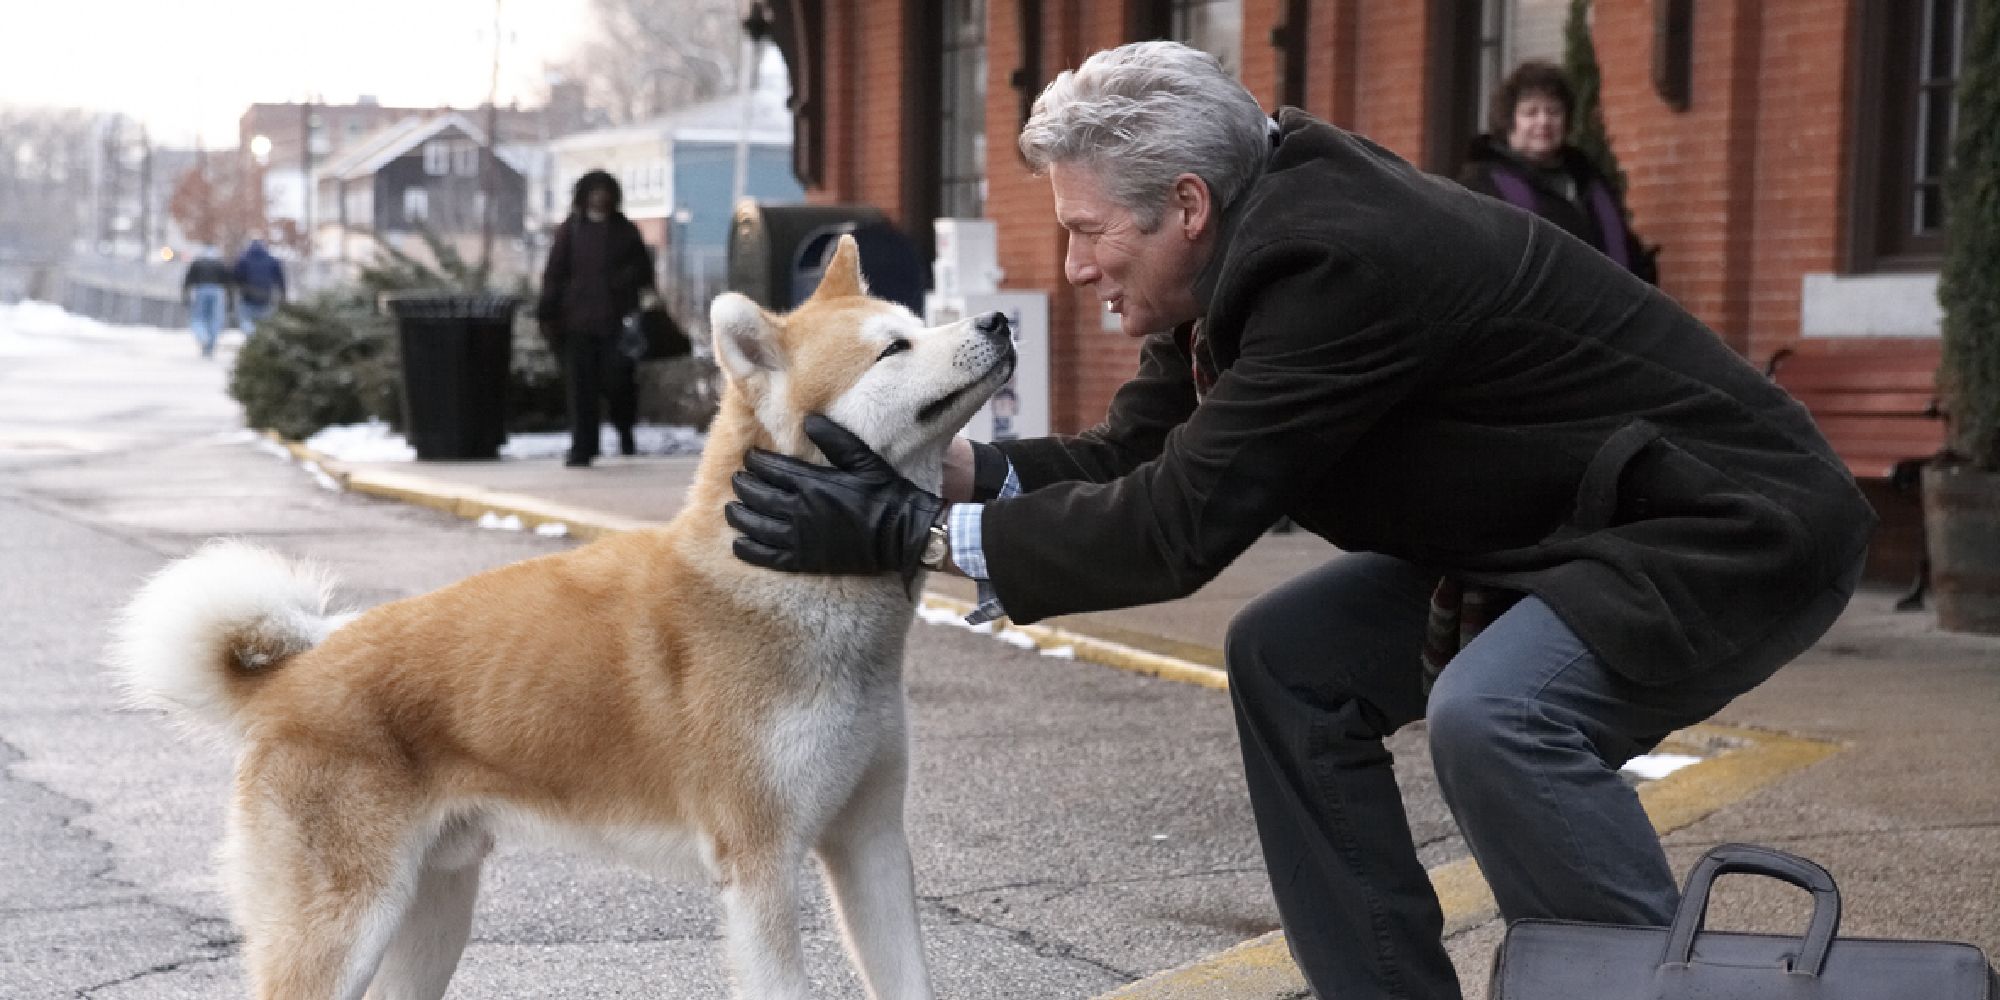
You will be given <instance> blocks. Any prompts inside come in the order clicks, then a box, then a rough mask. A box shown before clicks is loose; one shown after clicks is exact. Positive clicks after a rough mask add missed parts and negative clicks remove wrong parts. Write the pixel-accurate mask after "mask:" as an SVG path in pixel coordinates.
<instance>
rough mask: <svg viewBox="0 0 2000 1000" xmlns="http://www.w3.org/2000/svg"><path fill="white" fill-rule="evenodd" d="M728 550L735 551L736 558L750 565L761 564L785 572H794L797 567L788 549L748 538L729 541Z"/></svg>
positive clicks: (766, 567)
mask: <svg viewBox="0 0 2000 1000" xmlns="http://www.w3.org/2000/svg"><path fill="white" fill-rule="evenodd" d="M729 551H731V552H734V553H736V558H738V559H741V560H743V561H744V562H747V563H749V564H750V565H752V566H762V567H764V568H765V569H775V570H779V571H781V572H785V573H791V572H796V571H797V569H798V566H797V563H796V562H795V560H794V557H793V555H792V553H791V551H790V550H789V549H774V548H772V547H770V546H769V545H765V544H763V543H762V542H755V541H751V540H750V539H748V538H738V539H736V540H735V541H733V542H730V543H729Z"/></svg>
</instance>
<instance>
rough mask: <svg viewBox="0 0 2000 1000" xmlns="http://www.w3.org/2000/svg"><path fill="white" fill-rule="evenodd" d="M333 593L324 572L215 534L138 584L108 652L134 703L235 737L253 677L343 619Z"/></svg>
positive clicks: (307, 646)
mask: <svg viewBox="0 0 2000 1000" xmlns="http://www.w3.org/2000/svg"><path fill="white" fill-rule="evenodd" d="M332 596H333V579H332V577H331V576H329V575H328V574H327V573H326V572H325V571H323V570H321V569H319V568H317V567H314V566H310V565H300V564H295V563H292V562H290V561H287V560H286V559H285V558H284V557H282V556H280V555H278V554H277V553H275V552H272V551H270V550H269V549H264V548H259V547H257V546H255V545H249V544H246V543H244V542H239V541H233V540H226V539H218V540H216V541H212V542H210V543H208V544H207V545H205V546H203V547H202V548H201V549H200V550H199V551H197V552H195V553H194V554H193V555H191V556H188V557H187V558H185V559H180V560H177V561H175V562H173V563H170V564H168V565H167V567H166V568H165V569H162V570H160V571H159V572H158V573H156V574H154V575H153V577H152V578H151V579H149V580H147V581H146V583H145V585H144V586H142V587H140V588H139V592H138V594H137V595H135V596H134V597H133V598H132V602H131V603H130V604H129V605H127V606H126V608H125V612H124V614H123V615H122V616H121V617H120V619H119V621H118V624H117V627H116V631H115V636H114V639H113V642H112V647H111V656H110V659H111V662H112V665H113V666H114V667H115V668H116V669H117V671H118V672H119V674H120V675H121V679H122V681H123V683H124V686H125V689H126V691H127V692H128V693H129V694H130V695H132V696H133V698H134V699H135V700H136V701H138V702H139V703H141V704H144V705H150V706H154V707H159V708H165V709H167V710H168V711H170V712H172V713H173V714H174V715H175V716H177V717H179V718H181V719H183V720H185V721H189V722H199V723H205V724H207V725H209V726H213V727H218V728H220V729H221V730H223V731H224V732H226V733H228V734H230V735H240V734H241V733H242V731H243V728H244V727H243V724H242V721H241V720H240V718H239V717H238V715H237V708H238V705H239V704H240V702H241V699H242V697H243V696H244V695H245V694H247V693H248V691H249V689H250V687H252V686H254V685H255V683H256V678H257V677H258V676H259V675H262V674H267V673H268V672H270V671H272V670H275V669H277V668H278V666H279V665H281V664H283V663H284V662H285V661H286V660H288V659H290V658H292V657H294V656H297V655H298V654H300V653H303V652H305V651H306V650H308V649H311V648H312V647H313V646H315V645H317V644H318V643H319V642H320V641H321V640H323V639H325V638H326V637H327V635H329V634H330V633H332V632H333V630H334V629H336V628H338V627H340V626H341V625H342V624H344V623H345V622H346V621H347V619H348V618H349V617H351V616H349V615H338V614H333V613H331V612H329V611H328V609H327V605H328V602H329V601H331V600H332Z"/></svg>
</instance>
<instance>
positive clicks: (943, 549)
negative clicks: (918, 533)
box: [917, 507, 951, 570]
mask: <svg viewBox="0 0 2000 1000" xmlns="http://www.w3.org/2000/svg"><path fill="white" fill-rule="evenodd" d="M950 510H951V508H950V507H946V508H945V509H944V510H943V511H939V512H938V519H937V520H935V521H932V522H931V532H930V535H929V536H928V537H926V538H925V539H924V554H923V555H921V556H918V557H917V562H918V563H920V564H921V565H922V566H923V567H924V568H925V569H928V570H941V569H943V568H944V564H945V560H946V559H948V558H949V557H950V556H951V535H950V533H949V532H947V531H946V530H945V525H946V523H948V518H949V513H948V512H949V511H950Z"/></svg>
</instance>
